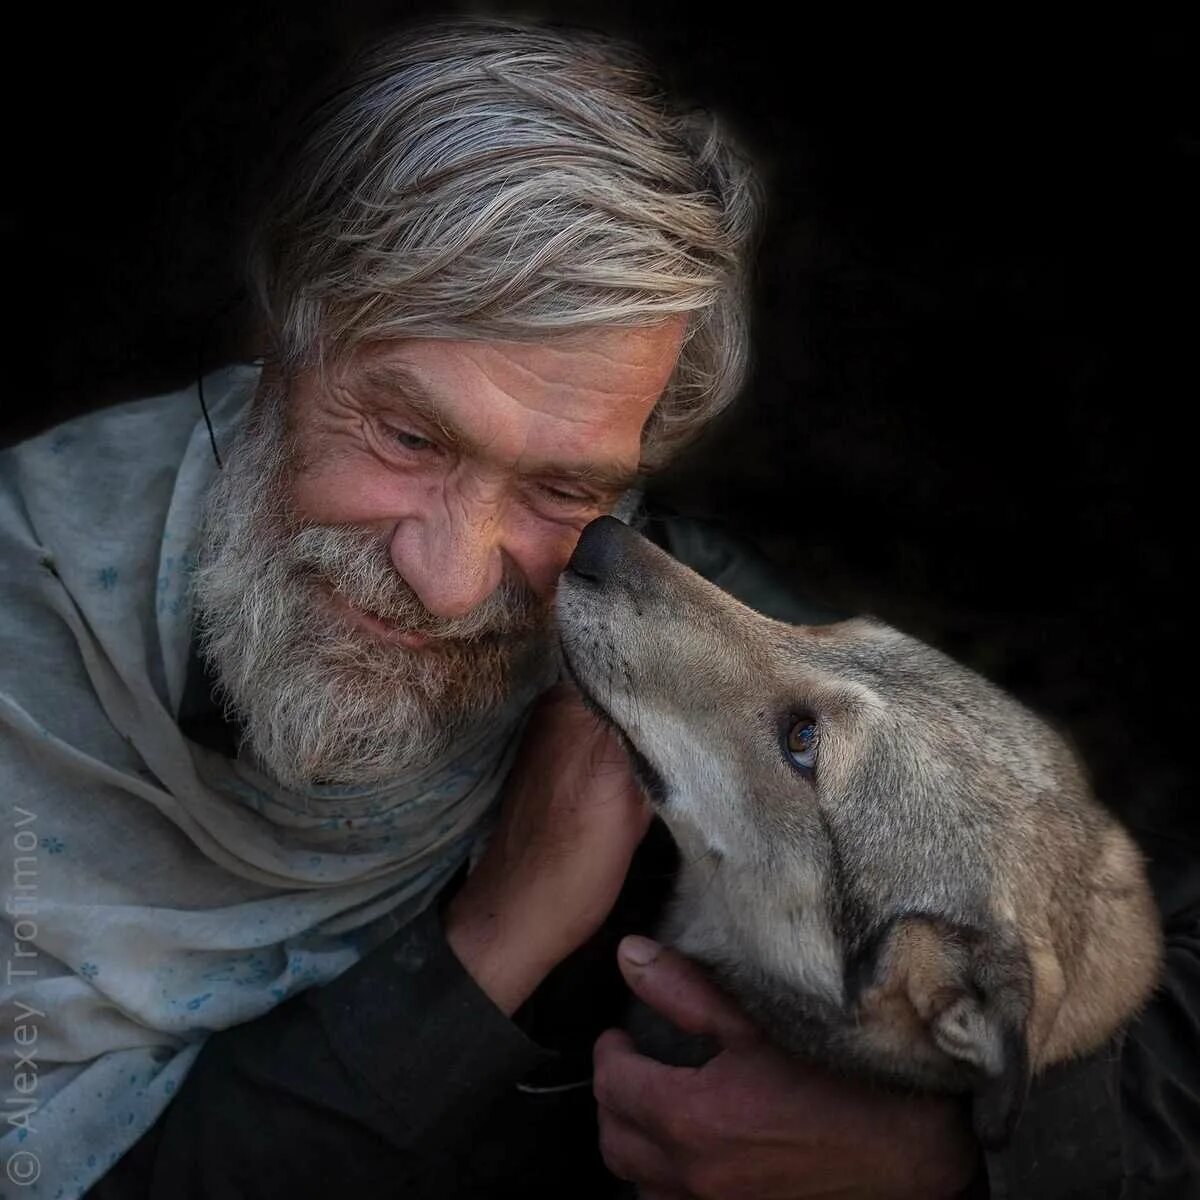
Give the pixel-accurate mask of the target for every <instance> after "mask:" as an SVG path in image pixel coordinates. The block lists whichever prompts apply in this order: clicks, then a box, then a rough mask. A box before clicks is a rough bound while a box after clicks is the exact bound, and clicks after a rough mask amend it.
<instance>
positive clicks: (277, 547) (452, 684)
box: [193, 391, 550, 790]
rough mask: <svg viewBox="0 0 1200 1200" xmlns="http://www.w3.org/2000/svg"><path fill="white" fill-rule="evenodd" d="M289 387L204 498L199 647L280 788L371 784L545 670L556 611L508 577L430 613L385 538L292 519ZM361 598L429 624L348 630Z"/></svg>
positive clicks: (252, 424)
mask: <svg viewBox="0 0 1200 1200" xmlns="http://www.w3.org/2000/svg"><path fill="white" fill-rule="evenodd" d="M283 412H284V408H283V397H282V395H281V394H280V393H279V392H278V391H271V392H268V393H266V394H264V395H262V396H260V397H258V398H257V399H256V401H255V406H254V409H253V411H252V412H251V414H250V416H249V418H248V421H247V425H246V427H245V429H244V430H243V432H242V434H241V436H240V438H239V440H238V443H237V444H236V445H235V447H234V448H233V451H232V452H231V453H230V455H229V458H228V461H227V462H226V464H225V468H224V470H223V471H222V473H221V474H220V476H219V477H218V478H217V480H216V481H215V483H214V484H213V487H212V489H211V491H210V493H209V495H208V497H207V498H206V502H205V507H204V513H203V517H202V525H201V533H200V546H199V553H198V566H197V570H196V573H195V577H194V582H193V587H194V593H193V594H194V599H195V606H196V608H195V611H196V615H197V623H198V631H199V635H200V645H201V649H202V651H203V653H204V655H205V657H206V658H207V660H208V662H209V664H210V667H211V669H212V670H213V671H214V672H215V674H216V677H217V679H218V681H219V685H220V689H221V692H222V695H223V698H224V700H225V702H226V705H227V708H228V709H229V710H231V711H232V713H233V714H234V715H236V717H237V718H238V719H239V720H240V722H241V724H242V728H243V732H244V736H245V738H246V739H247V740H248V742H249V744H250V747H251V749H252V750H253V751H254V753H255V755H256V756H257V757H258V759H259V760H260V762H261V764H262V765H263V766H264V767H265V768H266V769H267V770H268V771H269V772H270V773H271V774H273V775H274V776H275V777H276V778H277V779H278V780H279V781H280V782H281V783H282V784H283V785H284V786H285V787H289V788H292V789H294V790H303V789H304V788H305V787H306V786H308V785H311V784H317V783H322V784H325V783H332V784H342V785H352V784H360V783H361V784H367V783H372V782H376V781H379V780H385V779H388V778H393V777H397V776H400V775H402V774H405V773H407V772H410V771H413V770H418V769H420V768H422V767H424V766H427V765H430V764H431V763H433V762H435V761H436V760H437V759H439V758H440V757H441V756H442V755H443V754H444V753H445V752H446V750H447V749H448V747H449V745H450V743H451V742H452V741H453V740H454V739H455V737H456V735H457V734H458V733H459V732H460V731H462V730H463V729H464V728H465V726H466V725H467V724H468V723H470V722H475V721H479V720H486V719H488V718H489V717H491V716H495V715H497V714H498V712H499V710H501V709H502V708H503V706H504V705H505V703H506V701H508V700H509V698H510V697H511V696H512V694H513V691H514V688H515V687H517V686H518V684H525V683H532V682H533V681H535V680H539V679H540V680H542V681H543V682H545V681H546V679H547V678H548V671H549V666H548V663H549V645H550V639H549V637H548V636H547V629H548V625H549V621H550V610H549V607H548V606H547V605H545V604H543V603H540V602H539V601H538V600H537V599H536V597H535V596H534V595H533V593H532V592H531V591H530V590H529V589H527V588H525V587H523V586H522V585H520V584H518V583H517V582H515V581H513V580H509V579H506V580H505V582H504V583H503V584H502V585H501V586H500V587H499V588H498V589H497V590H496V591H495V592H494V593H493V594H492V595H491V596H490V597H488V599H487V600H486V601H484V602H483V604H481V605H479V606H478V607H477V608H476V609H474V610H472V611H471V612H470V613H468V614H466V615H465V616H463V617H459V618H454V619H451V620H444V619H442V618H439V617H436V616H434V615H433V614H431V613H430V612H429V611H428V610H427V609H426V608H425V607H424V606H423V605H422V604H421V602H420V600H419V599H418V598H417V596H416V595H415V593H414V592H413V591H412V589H411V588H409V587H408V585H407V584H406V583H405V582H404V581H403V579H401V577H400V576H399V575H398V574H397V573H396V570H395V568H394V566H393V565H392V563H391V561H390V558H389V555H388V548H387V544H386V542H384V541H381V539H380V538H379V537H378V535H376V534H372V533H370V532H366V531H364V530H361V529H357V528H355V527H352V526H320V525H314V524H311V523H305V522H303V521H301V520H299V519H297V518H296V517H295V516H294V515H293V514H292V513H291V512H290V511H289V507H288V504H287V499H286V496H287V490H286V486H285V481H286V479H287V476H288V472H289V470H291V469H293V465H294V463H295V461H296V458H297V456H296V454H295V453H294V447H293V445H292V444H291V442H290V440H289V437H288V434H287V432H286V429H285V421H284V415H283ZM332 589H336V590H337V591H339V592H341V594H342V595H343V596H344V597H345V598H346V599H347V600H349V601H350V602H351V603H352V604H354V605H356V606H357V607H359V608H361V609H366V610H367V611H369V612H372V613H374V614H376V615H378V616H381V617H384V618H385V619H387V620H389V621H391V622H394V623H395V624H396V625H398V626H399V627H400V628H402V629H407V630H410V631H412V632H417V633H423V634H427V635H430V636H432V637H434V638H436V639H439V640H438V641H437V642H436V645H435V646H434V647H429V648H425V649H422V650H412V649H409V648H407V647H404V646H400V645H393V644H391V643H389V642H386V641H384V640H382V639H380V638H377V637H373V636H372V635H371V634H370V633H369V632H367V631H366V630H362V629H359V628H358V627H356V626H353V625H350V624H348V623H347V622H346V620H345V619H344V618H342V617H341V616H340V615H339V614H338V613H337V612H336V611H335V610H334V609H333V608H332V607H331V605H330V600H329V596H330V594H331V590H332Z"/></svg>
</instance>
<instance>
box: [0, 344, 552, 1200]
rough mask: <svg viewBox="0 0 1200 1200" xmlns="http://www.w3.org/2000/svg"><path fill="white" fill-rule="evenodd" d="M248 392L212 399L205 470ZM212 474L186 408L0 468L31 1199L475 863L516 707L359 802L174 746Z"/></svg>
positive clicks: (8, 876)
mask: <svg viewBox="0 0 1200 1200" xmlns="http://www.w3.org/2000/svg"><path fill="white" fill-rule="evenodd" d="M258 376H259V371H258V368H257V367H253V366H245V365H242V366H235V367H230V368H226V369H224V370H222V371H218V372H214V373H213V374H212V375H210V376H208V377H207V378H206V379H205V381H204V394H205V397H206V399H207V400H208V401H209V406H210V411H211V413H212V417H213V422H214V427H215V431H216V436H217V439H218V442H219V444H221V445H228V444H229V442H230V441H231V440H232V438H233V434H234V432H235V430H236V427H237V425H238V422H239V420H240V419H241V418H242V416H243V415H244V414H245V412H246V410H247V408H248V406H249V402H250V400H251V399H252V397H253V394H254V391H255V387H256V384H257V381H258ZM215 469H216V468H215V464H214V460H213V454H212V449H211V446H210V443H209V435H208V431H207V429H206V426H205V424H204V421H203V420H202V419H200V410H199V407H198V403H197V390H196V388H195V386H193V387H191V388H187V389H184V390H182V391H180V392H177V393H173V394H170V395H166V396H161V397H156V398H153V399H149V400H143V401H137V402H135V403H132V404H125V405H122V406H119V407H117V408H112V409H108V410H105V411H101V412H99V413H95V414H92V415H89V416H85V417H83V418H81V419H78V420H75V421H71V422H69V423H67V424H65V425H60V426H58V427H57V428H55V429H52V430H50V431H49V432H48V433H45V434H43V435H41V436H40V437H37V438H34V439H31V440H30V441H27V442H24V443H22V444H21V445H19V446H17V447H15V448H14V449H12V450H9V451H6V452H4V453H3V454H0V772H2V775H0V778H2V781H3V791H2V792H0V807H2V809H3V814H4V822H5V829H4V837H3V851H2V857H3V860H4V861H3V866H2V868H0V880H2V881H3V897H4V903H5V910H4V911H5V922H6V928H5V932H6V934H7V940H6V943H5V952H6V955H7V969H6V971H5V973H4V975H3V976H0V997H2V999H3V1013H4V1024H3V1027H0V1045H2V1047H3V1051H2V1057H3V1063H2V1067H0V1092H2V1096H0V1103H2V1105H3V1112H4V1115H5V1120H6V1125H5V1126H4V1129H3V1136H2V1137H0V1163H2V1164H3V1168H4V1170H5V1171H6V1172H7V1174H8V1177H9V1179H10V1180H11V1181H12V1182H13V1183H15V1184H17V1185H19V1186H20V1189H21V1190H20V1194H21V1195H28V1196H47V1197H72V1196H79V1195H82V1194H83V1193H84V1192H85V1191H86V1190H87V1189H88V1187H90V1186H91V1185H92V1184H93V1183H94V1182H95V1181H96V1180H97V1179H98V1178H99V1177H100V1176H101V1175H103V1174H104V1173H105V1171H107V1170H108V1168H109V1167H110V1166H111V1165H112V1164H113V1163H114V1162H115V1161H116V1159H117V1158H118V1157H120V1155H121V1154H122V1153H124V1151H125V1150H127V1149H128V1148H129V1147H130V1146H131V1145H132V1144H133V1143H134V1142H135V1141H136V1140H137V1139H138V1137H139V1136H140V1135H141V1134H142V1133H144V1132H145V1131H146V1130H147V1129H148V1128H149V1127H150V1126H151V1125H152V1124H153V1123H154V1121H155V1120H156V1119H157V1117H158V1116H159V1114H160V1113H161V1112H162V1110H163V1108H164V1107H165V1106H166V1104H167V1102H168V1100H169V1099H170V1097H171V1094H172V1092H173V1091H174V1090H175V1089H176V1088H177V1087H178V1086H179V1084H180V1082H181V1081H182V1080H183V1079H184V1077H185V1076H186V1074H187V1072H188V1070H189V1068H190V1067H191V1065H192V1063H193V1062H194V1061H195V1059H196V1056H197V1054H198V1052H199V1050H200V1047H201V1045H202V1043H203V1041H204V1039H205V1037H206V1036H207V1035H208V1034H209V1033H211V1032H214V1031H216V1030H219V1029H224V1028H226V1027H227V1026H230V1025H234V1024H237V1023H240V1022H243V1021H248V1020H252V1019H253V1018H255V1017H258V1016H261V1015H262V1014H263V1013H265V1012H267V1011H268V1010H269V1009H271V1008H273V1007H274V1006H275V1005H276V1004H278V1003H280V1002H281V1001H283V1000H285V999H286V998H288V997H289V996H291V995H294V994H295V993H296V992H298V991H300V990H302V989H304V988H307V987H310V986H313V985H319V984H323V983H326V982H328V981H329V980H331V979H333V978H335V977H336V976H337V975H339V974H340V973H341V972H342V971H344V970H345V969H346V968H347V967H349V966H350V965H351V964H353V963H354V962H355V961H356V960H357V959H358V958H359V957H360V956H361V955H362V954H363V953H365V952H366V951H367V950H368V949H370V948H371V947H372V946H374V945H376V944H378V942H380V941H381V940H382V939H383V938H385V937H386V936H387V935H388V934H389V933H391V932H392V931H394V930H395V929H397V928H399V927H400V926H401V925H402V924H404V923H405V922H406V921H408V920H411V919H412V918H413V917H414V916H415V915H416V914H417V913H419V912H420V911H421V909H422V908H423V907H425V906H426V905H427V904H428V903H429V902H430V900H431V899H432V898H433V896H434V895H436V893H437V891H438V890H439V888H440V887H441V886H442V885H443V884H444V883H445V882H446V881H447V879H448V878H449V877H450V876H451V875H452V874H453V872H454V871H455V870H456V869H457V867H458V866H459V865H460V864H461V863H462V861H463V860H464V858H465V857H466V856H467V854H468V853H469V851H470V848H471V846H472V844H473V842H474V841H475V839H476V838H477V836H478V833H479V830H480V823H481V821H482V820H483V818H484V817H485V816H486V814H487V813H488V812H489V810H490V809H491V807H492V804H493V801H494V800H495V798H496V796H497V794H498V790H499V787H500V784H501V782H502V780H503V778H504V775H505V774H506V772H507V770H508V767H509V765H510V762H511V756H512V751H513V750H514V748H515V743H516V741H517V736H516V735H517V734H518V733H519V730H520V726H521V722H522V720H523V716H524V714H525V712H526V710H527V705H528V701H529V699H530V698H531V693H522V694H520V695H516V696H514V697H513V700H512V703H511V704H510V706H509V708H508V709H507V710H506V711H505V712H504V713H503V714H501V718H500V719H498V720H494V721H489V722H487V723H481V728H480V730H479V732H478V733H477V734H475V735H473V736H472V737H471V738H468V739H465V740H464V741H463V742H462V743H460V744H458V745H456V746H455V747H454V748H453V750H452V751H451V752H450V753H449V754H447V755H446V756H445V758H444V759H443V760H442V761H440V762H438V763H436V764H435V765H433V766H431V767H429V768H427V769H423V770H422V771H420V772H419V773H417V774H415V775H413V776H412V777H410V778H403V779H398V780H391V781H389V782H388V784H387V785H386V786H377V787H372V788H367V789H353V788H333V787H324V788H322V787H314V788H312V789H310V790H309V791H308V792H306V793H304V794H300V793H296V792H289V791H286V790H284V789H283V788H281V787H279V786H277V785H275V784H273V782H272V781H271V780H270V779H268V778H267V777H266V776H265V775H264V774H263V773H262V772H260V771H259V770H258V769H257V768H256V767H255V765H254V762H253V761H252V760H251V759H250V758H248V757H240V758H239V759H237V760H230V759H226V758H225V757H223V756H222V755H220V754H217V753H215V752H213V751H211V750H207V749H205V748H203V747H201V746H199V745H197V744H195V743H194V742H191V741H189V740H188V739H187V738H185V736H184V735H183V734H182V732H181V731H180V729H179V726H178V724H177V723H176V714H177V712H178V710H179V704H180V700H181V697H182V693H183V687H184V680H185V673H186V669H187V662H188V657H189V650H190V646H191V639H192V613H191V608H190V603H189V599H188V572H189V569H190V566H191V565H192V564H193V563H194V560H195V559H194V556H195V548H196V533H197V524H198V519H199V515H200V510H201V504H202V500H203V497H204V494H205V491H206V489H207V487H208V485H209V484H210V482H211V481H212V478H213V472H214V471H215ZM9 1190H12V1189H9Z"/></svg>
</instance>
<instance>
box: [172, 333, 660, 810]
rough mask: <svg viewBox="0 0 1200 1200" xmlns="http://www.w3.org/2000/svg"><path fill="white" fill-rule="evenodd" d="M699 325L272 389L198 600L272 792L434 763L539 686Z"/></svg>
mask: <svg viewBox="0 0 1200 1200" xmlns="http://www.w3.org/2000/svg"><path fill="white" fill-rule="evenodd" d="M682 331H683V323H682V321H678V322H672V323H671V324H670V325H667V326H662V327H659V328H656V329H652V330H606V331H594V332H590V333H588V334H586V335H576V336H575V337H574V338H573V339H572V340H571V342H570V343H566V344H564V343H562V342H559V343H553V344H542V345H533V344H525V343H508V342H505V343H501V342H481V341H451V340H441V339H438V340H434V339H411V340H407V341H402V342H400V341H397V342H391V343H387V344H378V345H374V346H370V347H367V348H365V349H362V350H360V351H358V352H357V353H356V354H355V355H354V356H353V357H352V358H351V359H350V360H349V361H347V362H345V363H342V364H339V365H338V366H337V367H334V368H331V369H329V370H328V371H327V372H326V374H325V375H324V376H323V377H322V376H321V375H319V374H318V373H317V372H315V371H312V372H304V373H301V374H300V375H298V376H296V377H293V378H292V379H291V380H290V381H288V384H287V385H286V386H284V385H283V383H282V381H280V380H279V379H276V378H273V377H272V376H270V375H269V374H265V375H264V378H263V382H262V385H261V387H260V394H259V396H258V397H257V398H256V406H255V419H254V420H253V421H252V422H251V424H250V426H249V427H248V428H247V430H246V431H245V433H244V435H243V437H242V440H241V441H240V442H239V444H238V446H237V447H236V449H235V451H234V453H233V454H232V455H231V458H230V462H229V463H228V464H227V466H226V470H225V471H224V473H223V475H222V477H221V478H220V479H219V480H218V481H217V483H216V485H215V486H214V489H213V492H212V494H211V495H210V497H209V500H208V503H207V507H206V514H205V526H204V535H203V539H202V545H201V551H200V561H201V569H200V571H199V573H198V576H197V591H196V596H197V605H198V615H199V619H200V626H201V630H202V632H203V637H204V645H205V649H206V652H207V653H208V655H209V657H210V660H211V661H212V663H213V665H214V667H215V669H216V671H217V673H218V676H219V678H220V681H221V683H222V685H223V686H224V688H225V690H226V692H227V695H228V697H229V699H230V700H231V701H232V702H233V705H234V707H235V708H236V709H237V710H238V712H239V714H240V716H241V717H242V720H243V725H244V727H245V730H246V733H247V737H248V738H249V740H250V742H251V744H252V745H253V747H254V748H255V750H256V752H257V753H258V755H259V757H260V758H261V759H262V760H263V762H264V764H265V765H266V766H267V767H268V768H269V769H270V770H271V771H272V772H273V773H274V774H275V775H276V776H277V777H278V778H280V779H281V780H283V781H284V782H285V783H288V784H290V785H292V786H302V785H304V784H306V783H312V782H333V783H356V782H367V781H370V780H377V779H381V778H386V777H388V776H389V775H394V774H397V773H399V772H400V771H402V770H404V769H407V768H411V767H415V766H420V765H422V764H424V763H427V762H430V761H432V760H433V759H434V758H436V757H437V756H438V755H439V754H440V753H441V752H442V751H443V750H444V749H445V747H446V745H447V743H448V741H449V740H450V739H451V738H452V737H453V736H454V734H455V733H456V731H458V730H460V729H462V727H463V724H464V722H468V721H471V720H480V719H486V718H487V716H488V715H489V714H490V713H494V712H495V711H496V710H497V709H498V708H499V706H500V705H501V704H503V702H504V701H505V700H506V699H507V698H508V696H509V695H510V694H511V691H512V688H513V686H514V683H515V682H519V681H520V680H522V679H527V678H529V677H530V676H531V675H532V674H535V673H536V671H537V669H538V668H539V666H540V652H541V651H542V650H544V648H545V645H546V643H547V639H546V637H545V631H546V627H547V625H548V623H549V619H550V601H551V599H552V597H553V593H554V587H555V582H556V580H557V578H558V575H559V572H560V571H561V570H562V568H563V567H564V566H565V565H566V562H567V560H568V558H569V557H570V555H571V552H572V550H573V549H574V547H575V542H576V540H577V539H578V536H579V534H580V532H581V530H582V529H583V527H584V526H585V525H586V524H587V523H588V521H590V520H591V519H592V518H593V517H595V516H597V515H599V514H601V513H604V512H607V511H609V510H610V509H611V508H612V507H613V505H614V504H615V503H616V501H617V500H618V498H619V497H620V495H621V493H622V492H623V491H624V490H625V488H626V486H627V485H628V484H629V483H630V482H631V481H632V479H633V477H634V474H635V471H636V468H637V464H638V460H639V457H640V449H641V434H642V429H643V426H644V425H645V423H646V419H647V417H648V416H649V415H650V412H651V410H652V409H653V407H654V404H655V402H656V401H657V399H658V397H659V396H660V394H661V392H662V390H663V388H664V387H665V385H666V383H667V381H668V379H669V377H670V374H671V371H672V370H673V368H674V365H675V362H676V359H677V357H678V352H679V348H680V339H681V335H682Z"/></svg>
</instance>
